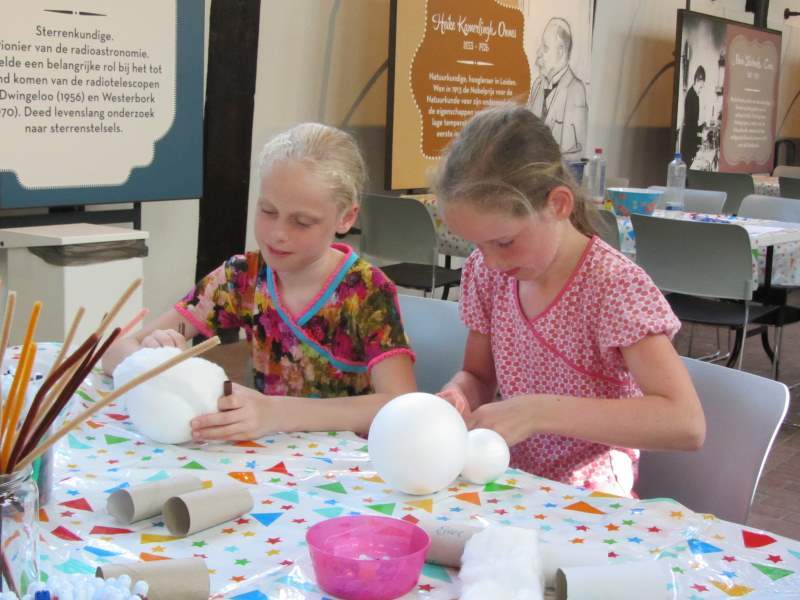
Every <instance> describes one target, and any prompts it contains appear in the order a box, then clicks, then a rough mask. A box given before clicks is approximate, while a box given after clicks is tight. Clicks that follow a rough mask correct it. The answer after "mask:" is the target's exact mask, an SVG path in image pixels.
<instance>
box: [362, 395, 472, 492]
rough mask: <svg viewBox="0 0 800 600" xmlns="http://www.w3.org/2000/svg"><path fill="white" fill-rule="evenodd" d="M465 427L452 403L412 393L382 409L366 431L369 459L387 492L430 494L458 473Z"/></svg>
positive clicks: (463, 444)
mask: <svg viewBox="0 0 800 600" xmlns="http://www.w3.org/2000/svg"><path fill="white" fill-rule="evenodd" d="M466 451H467V426H466V425H465V424H464V419H463V418H462V417H461V415H460V414H459V412H458V410H456V409H455V408H454V407H453V405H452V404H450V403H449V402H447V401H446V400H444V399H442V398H440V397H439V396H434V395H433V394H425V393H423V392H413V393H411V394H403V395H402V396H398V397H397V398H394V399H393V400H391V401H390V402H388V403H387V404H386V405H384V406H383V408H381V409H380V410H379V411H378V414H377V415H375V418H374V419H373V420H372V425H371V426H370V428H369V456H370V459H371V460H372V464H373V465H374V466H375V470H376V471H377V472H378V475H380V476H381V477H382V478H383V479H384V480H385V481H386V482H387V483H388V484H389V485H391V486H392V487H393V488H395V489H397V490H400V491H402V492H405V493H407V494H419V495H422V494H432V493H434V492H437V491H439V490H441V489H443V488H445V487H447V486H448V485H449V484H450V483H451V482H452V481H453V480H454V479H455V478H456V477H458V474H459V473H460V472H461V469H463V468H464V460H465V458H466Z"/></svg>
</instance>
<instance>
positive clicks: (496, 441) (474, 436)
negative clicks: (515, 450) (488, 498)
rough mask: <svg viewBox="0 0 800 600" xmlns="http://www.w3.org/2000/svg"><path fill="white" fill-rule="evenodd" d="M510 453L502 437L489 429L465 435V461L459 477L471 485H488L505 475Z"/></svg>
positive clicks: (476, 430) (477, 430) (475, 430)
mask: <svg viewBox="0 0 800 600" xmlns="http://www.w3.org/2000/svg"><path fill="white" fill-rule="evenodd" d="M510 460H511V453H510V452H509V451H508V444H506V441H505V440H504V439H503V436H502V435H500V434H499V433H497V432H496V431H493V430H491V429H473V430H472V431H470V432H469V434H467V460H466V464H465V465H464V470H463V471H461V476H462V477H463V478H464V479H466V480H467V481H469V482H472V483H480V484H484V483H489V482H490V481H494V480H495V479H497V478H498V477H500V475H502V474H503V473H505V470H506V469H507V468H508V463H509V462H510Z"/></svg>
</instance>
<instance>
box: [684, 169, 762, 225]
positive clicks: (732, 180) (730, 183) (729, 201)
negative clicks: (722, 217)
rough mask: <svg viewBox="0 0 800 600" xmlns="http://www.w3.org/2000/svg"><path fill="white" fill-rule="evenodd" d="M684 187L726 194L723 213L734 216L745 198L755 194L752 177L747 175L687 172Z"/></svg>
mask: <svg viewBox="0 0 800 600" xmlns="http://www.w3.org/2000/svg"><path fill="white" fill-rule="evenodd" d="M686 185H687V186H688V187H690V188H692V189H693V190H713V191H718V192H727V194H728V196H727V198H726V199H725V206H724V207H723V209H722V210H723V212H725V213H727V214H729V215H735V214H736V213H737V212H739V205H740V204H741V203H742V200H743V199H744V197H745V196H748V195H750V194H755V192H756V190H755V185H754V184H753V177H752V175H750V174H748V173H717V172H714V171H691V170H690V171H689V172H688V173H687V176H686Z"/></svg>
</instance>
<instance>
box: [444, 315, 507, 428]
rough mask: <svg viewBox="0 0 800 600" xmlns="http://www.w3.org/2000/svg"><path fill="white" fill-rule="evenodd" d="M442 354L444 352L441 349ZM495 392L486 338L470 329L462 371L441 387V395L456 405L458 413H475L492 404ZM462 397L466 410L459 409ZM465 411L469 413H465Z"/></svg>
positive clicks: (495, 381)
mask: <svg viewBox="0 0 800 600" xmlns="http://www.w3.org/2000/svg"><path fill="white" fill-rule="evenodd" d="M442 351H443V352H444V351H446V350H445V349H442ZM496 391H497V377H496V376H495V372H494V361H493V360H492V346H491V342H490V340H489V336H488V335H485V334H483V333H478V332H477V331H474V330H470V332H469V334H468V336H467V343H466V346H465V348H464V363H463V366H462V367H461V370H460V371H459V372H458V373H456V374H455V375H454V376H453V378H452V379H451V380H450V381H449V382H448V383H446V384H445V385H444V387H443V388H442V391H441V393H440V395H441V396H442V397H443V398H445V399H447V400H449V401H450V402H452V403H453V404H455V405H456V408H458V409H459V410H460V411H461V412H467V413H468V412H469V411H470V410H476V409H477V408H478V407H479V406H481V405H482V404H486V403H488V402H491V400H492V399H493V398H494V395H495V392H496ZM459 395H461V396H462V397H463V398H464V400H465V401H466V403H467V404H468V406H467V407H463V406H461V405H460V404H461V401H460V399H459ZM464 408H467V409H468V410H466V411H465V410H464Z"/></svg>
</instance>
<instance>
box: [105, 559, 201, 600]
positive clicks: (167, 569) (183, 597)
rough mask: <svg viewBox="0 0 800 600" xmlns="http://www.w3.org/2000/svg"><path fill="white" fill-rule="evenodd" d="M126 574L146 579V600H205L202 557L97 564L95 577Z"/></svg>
mask: <svg viewBox="0 0 800 600" xmlns="http://www.w3.org/2000/svg"><path fill="white" fill-rule="evenodd" d="M120 575H128V576H129V577H130V578H131V581H134V582H135V581H146V582H147V585H148V586H149V588H150V589H149V591H148V592H147V600H208V597H209V595H210V592H211V580H210V578H209V576H208V567H207V566H206V561H204V560H203V559H202V558H173V559H170V560H157V561H153V562H135V563H125V564H114V565H102V566H99V567H97V572H96V573H95V577H102V578H103V579H110V578H112V577H119V576H120Z"/></svg>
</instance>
